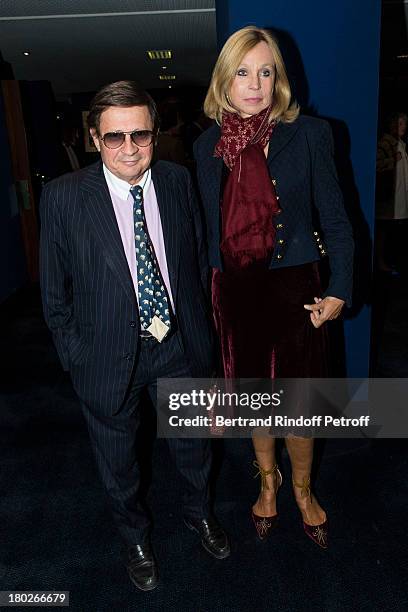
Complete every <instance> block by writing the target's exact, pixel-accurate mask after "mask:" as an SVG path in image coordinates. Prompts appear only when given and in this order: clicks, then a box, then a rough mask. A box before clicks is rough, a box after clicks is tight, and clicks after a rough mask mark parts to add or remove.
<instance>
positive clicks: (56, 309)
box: [40, 161, 213, 414]
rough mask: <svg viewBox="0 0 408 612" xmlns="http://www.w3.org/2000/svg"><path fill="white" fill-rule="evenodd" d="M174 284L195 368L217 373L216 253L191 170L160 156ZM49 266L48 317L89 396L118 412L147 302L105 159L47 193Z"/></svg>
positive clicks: (45, 285) (44, 255) (81, 391)
mask: <svg viewBox="0 0 408 612" xmlns="http://www.w3.org/2000/svg"><path fill="white" fill-rule="evenodd" d="M152 180H153V184H154V188H155V192H156V196H157V202H158V205H159V210H160V218H161V222H162V227H163V236H164V242H165V249H166V258H167V265H168V270H169V277H170V284H171V292H172V295H173V298H174V303H175V311H176V317H177V322H178V327H179V330H180V332H181V339H182V342H183V345H184V349H185V352H186V355H187V359H188V361H189V364H190V367H191V372H192V376H197V377H199V376H204V377H205V376H209V375H210V373H211V371H212V366H213V336H212V328H211V323H210V319H209V316H208V312H207V305H206V295H205V292H206V287H207V275H208V264H207V253H206V248H205V247H204V243H203V232H202V226H201V217H200V211H199V207H198V202H197V199H196V197H195V195H194V191H193V188H192V181H191V178H190V175H189V173H188V171H187V170H186V169H185V168H183V167H182V166H177V165H176V164H171V163H168V162H162V161H160V162H157V163H156V164H155V165H154V166H153V167H152ZM40 206H41V221H42V225H41V243H40V272H41V290H42V296H43V304H44V314H45V319H46V322H47V324H48V326H49V328H50V330H51V332H52V335H53V339H54V342H55V345H56V348H57V351H58V354H59V357H60V359H61V362H62V365H63V367H64V369H65V370H69V371H70V374H71V377H72V381H73V384H74V388H75V390H76V392H77V393H78V395H79V397H80V399H81V400H82V401H83V402H84V403H85V404H86V405H87V406H88V407H89V408H90V409H91V410H92V411H95V412H97V413H103V414H114V413H115V412H117V411H118V410H119V408H120V406H121V404H122V402H123V400H124V398H125V396H126V392H127V390H128V386H129V382H130V379H131V375H132V371H133V369H134V366H135V362H136V360H137V356H138V335H139V327H140V326H139V320H138V316H139V315H138V306H137V300H136V295H135V291H134V286H133V282H132V278H131V276H130V271H129V267H128V264H127V260H126V255H125V252H124V249H123V245H122V240H121V236H120V232H119V228H118V225H117V222H116V217H115V212H114V209H113V205H112V201H111V198H110V194H109V190H108V186H107V184H106V181H105V177H104V174H103V170H102V164H101V163H100V162H98V163H97V164H94V165H92V166H89V167H88V168H85V169H83V170H80V171H78V172H74V173H71V174H66V175H64V176H62V177H60V178H58V179H56V180H54V181H52V182H50V183H48V184H47V185H46V186H45V188H44V191H43V194H42V198H41V205H40Z"/></svg>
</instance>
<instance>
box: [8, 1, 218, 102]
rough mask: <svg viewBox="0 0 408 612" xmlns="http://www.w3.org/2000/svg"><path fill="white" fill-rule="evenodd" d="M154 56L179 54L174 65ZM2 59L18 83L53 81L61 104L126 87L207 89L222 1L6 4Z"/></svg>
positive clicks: (33, 2) (213, 59) (172, 62)
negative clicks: (118, 84) (116, 85)
mask: <svg viewBox="0 0 408 612" xmlns="http://www.w3.org/2000/svg"><path fill="white" fill-rule="evenodd" d="M149 49H171V50H172V51H173V59H171V60H165V61H161V60H150V59H149V58H148V56H147V53H146V51H147V50H149ZM26 50H27V51H29V52H30V55H28V56H25V55H23V53H24V51H26ZM0 51H1V53H2V55H3V58H4V60H6V61H7V62H9V63H10V64H11V66H12V68H13V71H14V76H15V78H17V79H19V80H48V81H50V82H51V83H52V87H53V90H54V93H55V95H56V97H57V98H58V99H60V100H63V99H65V98H67V97H69V96H70V94H72V93H75V92H84V91H95V90H96V89H98V88H99V87H100V86H101V85H103V84H105V83H108V82H111V81H116V80H120V79H135V80H137V81H139V82H140V83H141V84H142V85H143V87H145V88H148V89H152V88H168V86H169V84H171V85H172V87H175V86H177V85H187V84H190V85H195V86H196V85H197V86H206V85H207V84H208V81H209V78H210V76H211V70H212V66H213V64H214V61H215V59H216V24H215V0H187V1H186V0H172V1H171V2H169V1H162V0H157V1H154V2H152V1H147V0H121V1H118V0H87V1H86V2H83V1H80V0H41V2H39V1H38V0H11V1H9V0H2V1H1V3H0ZM163 66H165V68H163ZM160 74H162V75H164V74H168V75H170V74H172V75H175V76H176V79H175V80H174V81H161V80H160V79H159V75H160Z"/></svg>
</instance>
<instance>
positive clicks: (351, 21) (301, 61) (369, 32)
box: [216, 0, 381, 377]
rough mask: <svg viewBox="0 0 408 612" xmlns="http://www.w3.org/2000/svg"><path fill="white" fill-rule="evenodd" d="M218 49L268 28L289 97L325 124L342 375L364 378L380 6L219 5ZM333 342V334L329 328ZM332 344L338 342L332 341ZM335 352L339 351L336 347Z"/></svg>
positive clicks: (287, 0) (376, 0) (367, 0)
mask: <svg viewBox="0 0 408 612" xmlns="http://www.w3.org/2000/svg"><path fill="white" fill-rule="evenodd" d="M216 6H217V31H218V40H219V44H220V46H222V44H223V43H224V41H225V40H226V38H228V36H229V35H230V34H231V33H232V32H234V31H235V30H238V29H239V28H242V27H244V26H246V25H250V24H254V25H257V26H259V27H266V28H272V29H273V30H274V31H275V33H276V35H277V38H278V40H279V44H280V47H281V50H282V52H283V55H284V59H285V62H286V64H287V67H288V73H289V78H290V80H291V84H292V87H293V90H294V92H295V95H296V98H297V99H298V101H299V103H300V104H301V107H302V111H303V112H305V113H306V114H315V115H317V116H320V117H324V118H325V119H327V120H328V121H329V122H330V124H331V126H332V129H333V134H334V139H335V148H336V162H337V167H338V172H339V177H340V181H341V186H342V189H343V192H344V197H345V204H346V208H347V212H348V214H349V216H350V219H351V221H352V224H353V228H354V233H355V239H356V269H355V292H354V304H353V308H352V310H351V312H349V313H348V314H347V320H346V321H345V325H344V330H345V336H344V343H343V346H344V351H345V354H346V364H347V374H348V376H352V377H365V376H367V375H368V372H369V360H370V326H371V321H370V319H371V307H370V299H371V296H370V287H371V281H370V276H371V257H372V236H373V224H374V188H375V155H376V139H377V104H378V67H379V46H380V17H381V2H380V0H359V1H358V2H356V0H341V2H330V1H329V0H313V2H305V0H269V1H262V0H251V2H248V1H247V0H245V1H243V0H219V1H218V2H217V3H216ZM333 330H334V331H335V332H336V333H337V336H338V337H340V336H341V334H342V332H341V330H340V329H336V327H334V328H333ZM338 339H339V338H338ZM337 346H339V347H340V348H339V349H338V350H339V352H342V345H341V342H340V344H339V343H337Z"/></svg>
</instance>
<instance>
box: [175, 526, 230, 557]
mask: <svg viewBox="0 0 408 612" xmlns="http://www.w3.org/2000/svg"><path fill="white" fill-rule="evenodd" d="M184 523H185V524H186V525H187V527H188V528H189V529H191V530H192V531H195V532H197V533H198V534H200V536H201V544H202V545H203V547H204V548H205V550H206V551H207V552H208V553H209V554H210V555H212V556H213V557H215V558H216V559H225V558H226V557H228V556H229V555H230V552H231V550H230V545H229V542H228V538H227V534H226V533H225V531H224V530H223V528H222V527H221V525H220V524H219V522H218V521H217V519H216V518H215V517H214V516H209V517H208V518H202V519H195V518H187V517H184Z"/></svg>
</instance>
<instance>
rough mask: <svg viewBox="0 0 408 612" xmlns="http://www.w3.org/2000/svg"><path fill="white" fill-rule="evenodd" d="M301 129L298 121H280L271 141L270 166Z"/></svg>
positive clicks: (268, 158)
mask: <svg viewBox="0 0 408 612" xmlns="http://www.w3.org/2000/svg"><path fill="white" fill-rule="evenodd" d="M298 129H299V125H298V122H297V121H295V122H294V123H278V124H277V126H276V127H275V129H274V130H273V132H272V136H271V139H270V141H269V149H268V157H267V164H268V166H269V165H270V163H271V162H272V160H273V159H274V158H275V157H276V156H277V155H278V153H280V151H282V149H283V148H284V147H286V145H287V144H288V143H289V142H290V141H291V140H292V138H293V137H294V135H295V134H296V132H297V131H298Z"/></svg>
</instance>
